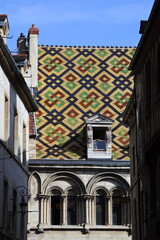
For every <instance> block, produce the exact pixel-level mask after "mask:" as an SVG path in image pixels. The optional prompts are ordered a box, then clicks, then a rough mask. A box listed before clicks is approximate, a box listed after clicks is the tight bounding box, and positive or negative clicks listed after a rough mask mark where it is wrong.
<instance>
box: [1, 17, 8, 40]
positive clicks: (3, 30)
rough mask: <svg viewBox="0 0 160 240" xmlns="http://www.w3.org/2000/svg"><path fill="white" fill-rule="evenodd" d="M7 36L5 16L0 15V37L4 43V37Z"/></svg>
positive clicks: (6, 19)
mask: <svg viewBox="0 0 160 240" xmlns="http://www.w3.org/2000/svg"><path fill="white" fill-rule="evenodd" d="M8 34H9V22H8V15H7V14H0V35H1V36H2V38H3V40H4V42H5V43H6V36H7V35H8Z"/></svg>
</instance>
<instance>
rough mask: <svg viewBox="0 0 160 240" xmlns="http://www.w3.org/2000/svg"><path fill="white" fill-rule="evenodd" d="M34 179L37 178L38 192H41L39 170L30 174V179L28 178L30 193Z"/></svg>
mask: <svg viewBox="0 0 160 240" xmlns="http://www.w3.org/2000/svg"><path fill="white" fill-rule="evenodd" d="M33 179H35V180H36V183H37V194H39V193H40V192H41V177H40V175H39V173H38V172H36V171H34V172H33V173H32V174H31V175H30V176H29V180H28V192H29V194H31V193H32V192H33V191H32V183H33Z"/></svg>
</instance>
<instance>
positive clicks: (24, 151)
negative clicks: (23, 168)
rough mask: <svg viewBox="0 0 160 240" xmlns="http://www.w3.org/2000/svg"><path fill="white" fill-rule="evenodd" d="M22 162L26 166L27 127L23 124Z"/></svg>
mask: <svg viewBox="0 0 160 240" xmlns="http://www.w3.org/2000/svg"><path fill="white" fill-rule="evenodd" d="M22 150H23V151H22V158H23V159H22V161H23V164H24V165H26V126H25V125H24V124H23V140H22Z"/></svg>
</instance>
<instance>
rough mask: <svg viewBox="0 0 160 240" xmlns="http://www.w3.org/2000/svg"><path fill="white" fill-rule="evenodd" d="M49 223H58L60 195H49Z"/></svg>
mask: <svg viewBox="0 0 160 240" xmlns="http://www.w3.org/2000/svg"><path fill="white" fill-rule="evenodd" d="M51 209H52V212H51V224H52V225H60V196H53V197H51Z"/></svg>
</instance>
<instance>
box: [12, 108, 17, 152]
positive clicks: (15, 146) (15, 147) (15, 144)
mask: <svg viewBox="0 0 160 240" xmlns="http://www.w3.org/2000/svg"><path fill="white" fill-rule="evenodd" d="M13 144H14V154H15V155H18V113H17V111H15V113H14V143H13Z"/></svg>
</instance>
